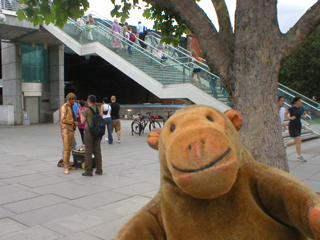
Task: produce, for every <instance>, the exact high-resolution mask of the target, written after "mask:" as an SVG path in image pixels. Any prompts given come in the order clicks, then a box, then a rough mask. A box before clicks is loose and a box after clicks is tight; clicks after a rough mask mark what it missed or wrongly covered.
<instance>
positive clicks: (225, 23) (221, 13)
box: [211, 0, 234, 52]
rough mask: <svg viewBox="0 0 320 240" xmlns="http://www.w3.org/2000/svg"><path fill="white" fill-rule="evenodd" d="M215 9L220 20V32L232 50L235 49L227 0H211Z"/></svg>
mask: <svg viewBox="0 0 320 240" xmlns="http://www.w3.org/2000/svg"><path fill="white" fill-rule="evenodd" d="M211 2H212V4H213V6H214V9H215V10H216V13H217V17H218V22H219V33H220V35H221V37H222V38H223V40H224V42H225V43H226V45H227V46H228V47H229V49H230V51H231V52H233V50H234V34H233V31H232V26H231V22H230V16H229V11H228V8H227V5H226V2H225V0H211Z"/></svg>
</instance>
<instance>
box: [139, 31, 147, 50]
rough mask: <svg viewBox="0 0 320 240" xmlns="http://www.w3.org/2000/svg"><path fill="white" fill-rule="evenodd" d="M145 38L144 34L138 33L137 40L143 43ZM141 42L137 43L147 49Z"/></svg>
mask: <svg viewBox="0 0 320 240" xmlns="http://www.w3.org/2000/svg"><path fill="white" fill-rule="evenodd" d="M145 37H146V35H145V34H144V33H139V39H141V40H142V41H144V39H145ZM142 41H139V43H140V45H141V47H143V48H147V45H146V44H144V42H142Z"/></svg>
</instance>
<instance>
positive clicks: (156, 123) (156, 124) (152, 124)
mask: <svg viewBox="0 0 320 240" xmlns="http://www.w3.org/2000/svg"><path fill="white" fill-rule="evenodd" d="M156 128H161V125H160V123H158V122H156V121H152V122H150V123H149V130H150V131H152V130H153V129H156Z"/></svg>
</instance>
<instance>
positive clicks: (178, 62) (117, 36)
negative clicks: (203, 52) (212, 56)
mask: <svg viewBox="0 0 320 240" xmlns="http://www.w3.org/2000/svg"><path fill="white" fill-rule="evenodd" d="M97 26H100V27H101V28H102V29H105V30H106V31H107V32H108V33H109V34H112V33H110V32H111V31H112V30H111V29H109V28H107V27H106V26H105V25H103V24H102V23H100V22H97ZM112 35H113V36H114V37H116V38H118V39H120V40H121V42H124V43H125V44H126V45H127V39H126V38H125V37H124V36H122V35H114V34H112ZM138 41H141V42H143V43H144V44H145V45H147V46H149V47H150V48H151V49H153V50H155V51H156V52H158V51H159V50H158V49H157V48H155V47H154V46H152V45H150V44H149V43H147V42H145V41H142V40H140V39H139V40H138ZM135 45H136V46H138V47H139V50H140V52H143V54H145V52H146V50H145V49H144V48H142V47H140V46H139V45H138V44H136V43H135ZM141 50H142V51H141ZM148 53H149V52H148ZM145 55H146V56H148V57H149V58H150V56H149V54H145ZM165 55H166V56H167V57H168V58H169V59H170V60H172V61H174V62H175V63H176V64H175V65H173V64H172V65H171V64H170V66H178V65H179V66H182V67H184V68H186V69H188V70H190V67H188V66H187V65H188V64H189V65H190V64H191V65H194V66H196V67H197V68H200V69H201V70H202V71H204V72H206V73H207V74H209V75H211V76H213V77H216V78H218V79H220V78H219V77H218V76H216V75H214V74H213V73H211V72H209V71H208V70H207V69H204V68H202V67H201V66H198V65H196V64H194V63H192V62H191V63H187V64H185V63H181V62H180V61H178V60H176V59H175V58H173V57H171V56H169V55H168V54H165ZM152 59H153V60H154V58H152ZM156 59H157V60H156V61H157V62H158V63H160V64H161V66H168V65H167V64H166V65H164V64H162V63H161V62H160V61H158V58H156ZM199 63H201V62H199Z"/></svg>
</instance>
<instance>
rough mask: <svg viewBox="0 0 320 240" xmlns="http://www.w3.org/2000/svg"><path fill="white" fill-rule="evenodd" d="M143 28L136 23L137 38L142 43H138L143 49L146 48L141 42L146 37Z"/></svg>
mask: <svg viewBox="0 0 320 240" xmlns="http://www.w3.org/2000/svg"><path fill="white" fill-rule="evenodd" d="M144 30H145V27H144V26H143V25H142V23H141V21H139V22H138V27H137V36H138V38H139V39H140V40H142V41H139V43H140V45H141V47H143V48H144V49H146V48H147V45H146V44H145V43H144V42H143V41H144V39H145V37H146V34H145V31H144Z"/></svg>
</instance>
